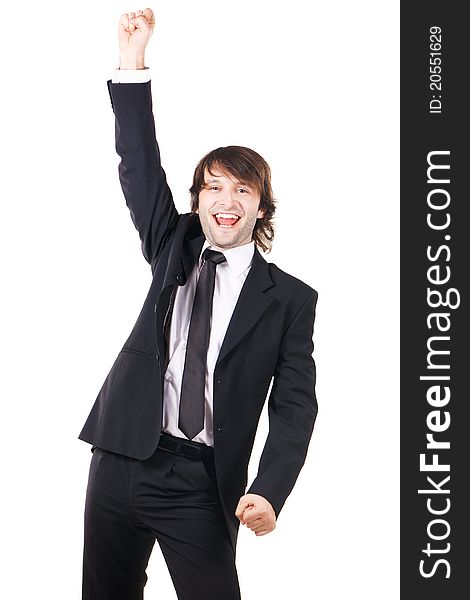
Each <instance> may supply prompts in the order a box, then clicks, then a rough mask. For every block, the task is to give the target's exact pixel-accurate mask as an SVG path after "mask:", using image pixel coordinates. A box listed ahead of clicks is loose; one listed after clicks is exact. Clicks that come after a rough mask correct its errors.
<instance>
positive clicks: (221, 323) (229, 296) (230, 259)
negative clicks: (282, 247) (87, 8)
mask: <svg viewBox="0 0 470 600" xmlns="http://www.w3.org/2000/svg"><path fill="white" fill-rule="evenodd" d="M150 78H151V71H150V69H149V68H148V67H145V69H138V70H120V69H116V70H115V71H114V72H113V75H112V78H111V80H112V83H146V82H147V81H150ZM208 247H209V248H210V247H211V246H210V244H209V242H208V241H207V240H206V241H205V242H204V245H203V247H202V250H201V254H200V255H199V259H198V261H197V262H196V264H195V266H194V269H193V271H192V273H191V275H190V276H189V278H188V281H187V282H186V285H184V286H178V288H177V291H176V296H175V303H174V306H173V313H172V318H171V323H170V337H169V347H168V353H169V354H168V358H169V362H168V367H167V370H166V372H165V380H164V388H163V420H162V430H163V431H166V432H167V433H170V434H172V435H175V436H177V437H182V438H186V435H185V434H184V433H183V432H182V431H181V430H180V429H179V427H178V419H179V401H180V393H181V384H182V380H183V370H184V362H185V358H186V342H187V338H188V331H189V322H190V319H191V311H192V306H193V300H194V294H195V292H196V285H197V281H198V279H199V272H200V270H201V267H202V262H201V256H202V253H203V252H204V250H205V249H206V248H208ZM254 250H255V244H254V242H253V241H251V242H250V243H249V244H244V245H243V246H237V247H236V248H230V249H229V250H224V252H223V254H224V256H225V258H226V259H227V260H226V262H223V263H221V264H219V265H217V269H216V274H215V289H214V299H213V304H212V317H211V332H210V338H209V347H208V350H207V365H206V387H205V411H204V429H203V430H202V431H201V432H200V433H199V434H198V435H196V436H195V437H194V438H193V441H195V442H204V443H205V444H207V445H209V446H213V445H214V429H213V384H214V381H213V380H214V368H215V363H216V362H217V357H218V356H219V351H220V348H221V347H222V342H223V340H224V337H225V333H226V331H227V328H228V324H229V322H230V319H231V318H232V313H233V310H234V308H235V305H236V303H237V300H238V297H239V295H240V292H241V289H242V287H243V284H244V283H245V279H246V277H247V275H248V273H249V271H250V267H251V261H252V259H253V254H254Z"/></svg>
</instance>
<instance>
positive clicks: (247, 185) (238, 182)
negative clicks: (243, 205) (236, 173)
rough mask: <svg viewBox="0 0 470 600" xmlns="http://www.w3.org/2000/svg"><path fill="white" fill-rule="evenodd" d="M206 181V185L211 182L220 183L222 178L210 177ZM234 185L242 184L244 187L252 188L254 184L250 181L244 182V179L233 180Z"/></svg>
mask: <svg viewBox="0 0 470 600" xmlns="http://www.w3.org/2000/svg"><path fill="white" fill-rule="evenodd" d="M204 183H205V184H206V185H208V184H210V183H220V178H212V179H208V180H207V181H204ZM233 183H234V185H241V186H244V187H249V188H252V187H253V186H252V185H251V184H250V183H244V182H243V181H235V182H233Z"/></svg>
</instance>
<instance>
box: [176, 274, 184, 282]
mask: <svg viewBox="0 0 470 600" xmlns="http://www.w3.org/2000/svg"><path fill="white" fill-rule="evenodd" d="M176 281H177V282H178V283H182V282H183V276H182V275H180V274H178V275H177V276H176Z"/></svg>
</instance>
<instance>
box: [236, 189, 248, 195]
mask: <svg viewBox="0 0 470 600" xmlns="http://www.w3.org/2000/svg"><path fill="white" fill-rule="evenodd" d="M238 191H239V192H240V193H242V194H249V193H250V192H249V190H247V189H246V188H238Z"/></svg>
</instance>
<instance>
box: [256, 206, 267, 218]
mask: <svg viewBox="0 0 470 600" xmlns="http://www.w3.org/2000/svg"><path fill="white" fill-rule="evenodd" d="M265 212H266V210H265V209H264V208H260V210H259V211H258V215H257V218H258V219H262V218H263V217H264V213H265Z"/></svg>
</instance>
